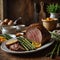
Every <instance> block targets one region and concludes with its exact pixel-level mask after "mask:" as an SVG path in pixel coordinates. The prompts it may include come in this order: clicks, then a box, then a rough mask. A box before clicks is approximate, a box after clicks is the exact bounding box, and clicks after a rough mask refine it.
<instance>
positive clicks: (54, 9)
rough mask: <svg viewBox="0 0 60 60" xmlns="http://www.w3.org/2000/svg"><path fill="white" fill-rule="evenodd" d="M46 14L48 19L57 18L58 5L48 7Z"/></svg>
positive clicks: (59, 8) (59, 10)
mask: <svg viewBox="0 0 60 60" xmlns="http://www.w3.org/2000/svg"><path fill="white" fill-rule="evenodd" d="M47 12H48V13H50V18H57V16H58V13H60V5H59V4H57V3H56V4H50V5H48V6H47Z"/></svg>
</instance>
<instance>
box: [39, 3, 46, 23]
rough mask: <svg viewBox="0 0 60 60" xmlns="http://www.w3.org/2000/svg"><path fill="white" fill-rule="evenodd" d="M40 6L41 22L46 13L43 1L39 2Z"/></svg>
mask: <svg viewBox="0 0 60 60" xmlns="http://www.w3.org/2000/svg"><path fill="white" fill-rule="evenodd" d="M40 7H41V10H40V13H39V21H40V22H41V19H43V18H46V13H45V12H44V2H40Z"/></svg>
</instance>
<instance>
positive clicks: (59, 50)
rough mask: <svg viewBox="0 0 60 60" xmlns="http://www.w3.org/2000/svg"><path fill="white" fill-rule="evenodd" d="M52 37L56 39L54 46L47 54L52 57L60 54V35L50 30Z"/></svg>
mask: <svg viewBox="0 0 60 60" xmlns="http://www.w3.org/2000/svg"><path fill="white" fill-rule="evenodd" d="M50 34H51V38H52V39H54V40H55V45H54V48H53V50H52V51H51V52H49V53H48V54H47V56H49V57H50V58H53V57H55V56H59V55H60V35H59V34H57V33H55V32H50Z"/></svg>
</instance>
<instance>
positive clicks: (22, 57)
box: [0, 44, 60, 60]
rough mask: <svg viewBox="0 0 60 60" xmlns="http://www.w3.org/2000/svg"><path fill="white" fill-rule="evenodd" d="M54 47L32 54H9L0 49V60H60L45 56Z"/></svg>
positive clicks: (59, 58)
mask: <svg viewBox="0 0 60 60" xmlns="http://www.w3.org/2000/svg"><path fill="white" fill-rule="evenodd" d="M53 46H54V44H53V45H51V46H50V47H48V48H46V49H43V50H41V51H38V52H35V53H30V54H8V53H6V52H4V51H2V50H1V48H0V60H60V56H59V57H55V59H51V58H49V57H46V56H45V55H46V54H47V53H48V52H49V51H50V50H51V49H52V48H53Z"/></svg>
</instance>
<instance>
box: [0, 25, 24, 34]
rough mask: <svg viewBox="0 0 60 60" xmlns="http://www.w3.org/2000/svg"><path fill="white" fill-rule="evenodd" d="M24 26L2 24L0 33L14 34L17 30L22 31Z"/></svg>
mask: <svg viewBox="0 0 60 60" xmlns="http://www.w3.org/2000/svg"><path fill="white" fill-rule="evenodd" d="M24 28H25V25H17V26H2V29H1V31H2V34H6V33H7V34H15V33H17V32H20V31H22V30H23V29H24Z"/></svg>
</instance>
